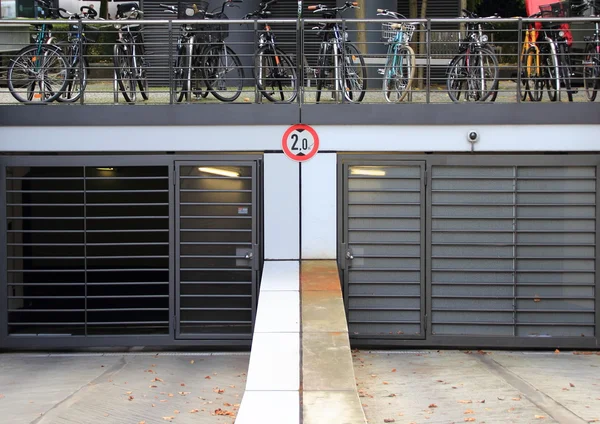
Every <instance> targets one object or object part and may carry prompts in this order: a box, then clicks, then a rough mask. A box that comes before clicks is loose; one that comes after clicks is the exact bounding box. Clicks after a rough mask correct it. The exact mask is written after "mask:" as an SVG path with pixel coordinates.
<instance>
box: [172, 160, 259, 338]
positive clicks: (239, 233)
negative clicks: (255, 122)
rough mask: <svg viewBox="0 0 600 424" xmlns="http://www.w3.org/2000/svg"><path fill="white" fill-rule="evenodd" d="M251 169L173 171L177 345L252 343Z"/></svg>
mask: <svg viewBox="0 0 600 424" xmlns="http://www.w3.org/2000/svg"><path fill="white" fill-rule="evenodd" d="M256 176H257V165H256V163H255V162H246V163H241V162H240V163H235V164H234V165H232V163H231V162H212V161H211V162H177V163H176V217H177V222H176V258H178V259H177V262H176V313H177V320H176V322H177V337H178V338H201V339H211V338H218V339H224V338H235V339H240V338H251V337H252V326H253V322H254V315H255V312H256V285H257V278H258V275H257V274H258V265H259V261H258V257H259V251H258V225H259V223H258V218H257V216H258V201H257V196H258V195H257V185H256V180H257V178H256Z"/></svg>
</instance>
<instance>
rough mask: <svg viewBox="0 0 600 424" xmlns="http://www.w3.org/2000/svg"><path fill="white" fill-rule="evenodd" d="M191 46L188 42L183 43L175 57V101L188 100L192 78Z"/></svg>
mask: <svg viewBox="0 0 600 424" xmlns="http://www.w3.org/2000/svg"><path fill="white" fill-rule="evenodd" d="M191 47H192V45H191V44H190V43H185V44H183V45H182V46H181V47H180V48H179V51H178V52H177V59H175V68H174V69H173V72H174V75H173V83H174V84H175V101H176V102H177V103H181V102H182V101H184V100H185V101H186V102H187V101H189V100H190V92H191V78H192V76H191V71H192V66H191V60H192V55H191V52H190V49H191Z"/></svg>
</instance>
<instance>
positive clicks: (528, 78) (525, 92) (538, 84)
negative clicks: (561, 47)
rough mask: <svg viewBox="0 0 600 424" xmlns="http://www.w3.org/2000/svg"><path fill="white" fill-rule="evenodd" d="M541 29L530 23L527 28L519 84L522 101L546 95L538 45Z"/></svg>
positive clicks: (536, 16) (522, 50) (535, 100)
mask: <svg viewBox="0 0 600 424" xmlns="http://www.w3.org/2000/svg"><path fill="white" fill-rule="evenodd" d="M540 16H541V14H540V13H536V14H535V15H531V16H530V18H539V17H540ZM538 37H539V31H538V30H537V29H536V28H535V25H531V24H530V25H529V26H528V27H527V29H526V30H525V38H524V40H523V48H522V49H521V57H520V60H521V78H520V81H521V83H520V84H518V85H517V87H518V89H519V95H520V97H521V101H525V100H527V98H529V100H531V101H533V102H539V101H541V100H542V97H543V95H544V78H542V67H541V60H540V48H539V46H538V43H537V41H538Z"/></svg>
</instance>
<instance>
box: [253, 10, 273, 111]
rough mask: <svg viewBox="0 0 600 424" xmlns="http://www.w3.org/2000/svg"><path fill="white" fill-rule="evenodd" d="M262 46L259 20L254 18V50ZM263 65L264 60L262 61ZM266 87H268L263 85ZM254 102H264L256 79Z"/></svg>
mask: <svg viewBox="0 0 600 424" xmlns="http://www.w3.org/2000/svg"><path fill="white" fill-rule="evenodd" d="M259 48H260V46H259V45H258V21H257V20H256V19H254V51H255V52H258V49H259ZM273 54H274V55H275V54H277V53H276V52H273ZM253 59H254V64H256V58H253ZM261 65H262V62H261ZM256 71H257V69H255V70H254V72H256ZM258 76H259V75H255V79H256V78H257V77H258ZM263 88H266V87H263ZM254 103H262V94H261V93H260V91H259V90H258V81H256V80H255V81H254Z"/></svg>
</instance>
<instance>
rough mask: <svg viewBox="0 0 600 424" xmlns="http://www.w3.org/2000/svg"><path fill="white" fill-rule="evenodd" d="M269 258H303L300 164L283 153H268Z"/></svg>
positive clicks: (266, 200)
mask: <svg viewBox="0 0 600 424" xmlns="http://www.w3.org/2000/svg"><path fill="white" fill-rule="evenodd" d="M264 175H265V187H264V196H265V204H264V210H265V223H264V225H265V259H299V258H300V167H299V165H298V164H297V163H295V162H293V161H291V160H290V159H288V158H287V157H286V156H285V155H283V154H281V153H268V154H265V160H264Z"/></svg>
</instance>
